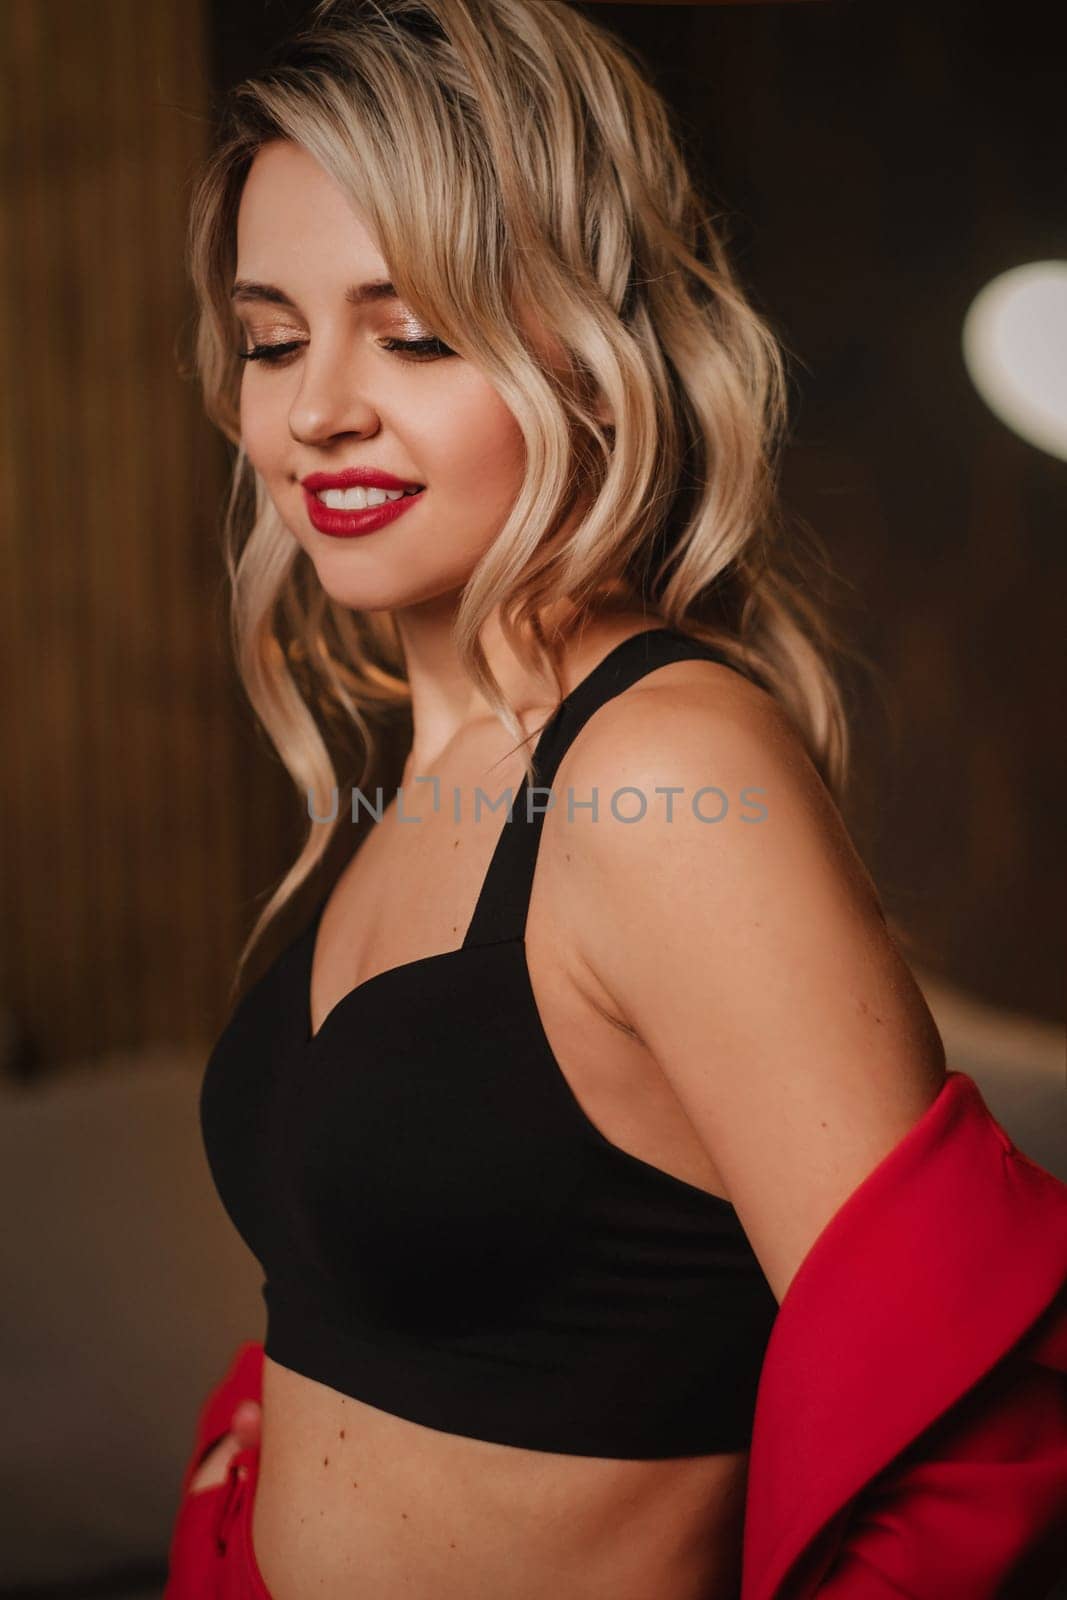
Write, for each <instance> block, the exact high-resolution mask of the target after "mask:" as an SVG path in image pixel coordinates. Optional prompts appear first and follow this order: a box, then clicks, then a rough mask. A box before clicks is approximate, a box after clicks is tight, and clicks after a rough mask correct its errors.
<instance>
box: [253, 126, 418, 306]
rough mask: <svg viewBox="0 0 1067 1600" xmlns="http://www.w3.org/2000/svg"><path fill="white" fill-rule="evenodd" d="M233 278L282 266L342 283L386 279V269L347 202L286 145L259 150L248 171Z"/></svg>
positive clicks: (310, 161) (313, 164)
mask: <svg viewBox="0 0 1067 1600" xmlns="http://www.w3.org/2000/svg"><path fill="white" fill-rule="evenodd" d="M237 261H238V276H239V277H264V276H266V275H267V272H268V268H269V269H270V271H271V272H272V273H273V274H275V275H277V274H278V273H280V272H281V270H282V265H283V264H286V263H288V264H289V265H290V266H291V267H292V268H294V269H299V270H307V269H309V268H312V267H314V266H315V265H316V264H317V265H318V266H319V268H320V269H321V268H323V267H325V266H328V265H331V264H332V265H333V266H334V267H335V268H336V269H337V271H338V272H340V273H344V274H345V277H346V281H347V278H348V276H350V275H351V273H352V272H353V271H354V270H356V269H366V271H365V273H364V274H363V275H365V276H368V277H369V276H379V277H383V278H387V277H388V271H387V270H386V264H385V261H384V259H383V257H382V255H381V252H380V251H379V249H378V245H377V241H376V240H375V238H374V236H373V234H372V233H371V232H370V229H369V228H368V227H367V224H366V222H365V221H364V219H363V218H362V217H361V216H360V214H359V211H358V209H357V208H356V207H355V206H354V205H353V203H352V201H351V200H350V199H349V198H348V196H347V195H346V194H345V193H344V191H343V190H342V189H341V188H340V187H339V185H338V184H337V183H335V182H334V180H333V178H332V177H331V176H330V174H329V173H328V172H327V171H326V170H325V169H324V168H323V167H321V166H320V165H319V163H318V162H317V161H316V160H315V158H314V156H312V155H311V154H310V153H309V152H308V151H307V150H304V149H303V148H302V147H301V146H300V145H296V144H292V143H290V142H289V141H288V140H282V139H276V140H273V141H272V142H271V143H269V144H266V145H264V146H263V147H262V148H261V149H260V150H258V151H257V152H256V155H255V157H254V159H253V161H252V163H251V165H250V167H249V169H248V173H247V175H246V177H245V181H244V185H243V187H242V189H241V198H240V204H239V206H238V211H237Z"/></svg>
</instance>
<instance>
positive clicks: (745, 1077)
mask: <svg viewBox="0 0 1067 1600" xmlns="http://www.w3.org/2000/svg"><path fill="white" fill-rule="evenodd" d="M566 781H567V784H568V786H572V787H573V789H574V795H575V799H576V800H581V799H584V798H586V797H587V796H588V795H589V792H590V790H591V789H592V788H594V787H595V788H596V790H597V792H598V795H599V797H600V805H599V813H598V815H597V818H596V820H595V821H594V820H593V818H592V815H591V813H589V812H587V811H580V810H579V811H576V813H575V819H574V822H573V824H572V825H571V826H569V827H568V835H569V838H570V841H571V847H570V849H569V852H568V853H569V857H570V866H569V872H570V873H571V874H572V877H571V883H572V887H573V900H572V904H578V905H580V906H581V907H582V908H583V909H582V911H581V913H580V917H581V921H580V937H581V939H582V943H583V950H582V954H583V957H584V959H585V960H586V961H587V962H588V964H589V966H590V968H591V969H592V971H593V972H594V973H595V975H596V977H597V979H598V980H599V982H600V983H601V985H602V986H603V988H604V989H605V991H606V992H607V993H608V994H609V995H610V996H611V997H612V1000H613V1001H614V1004H615V1005H616V1006H617V1007H618V1008H619V1012H620V1015H621V1016H623V1017H624V1018H625V1019H626V1021H627V1022H628V1023H629V1024H630V1026H632V1027H633V1028H634V1029H635V1031H636V1032H637V1034H638V1035H639V1037H640V1038H641V1039H642V1040H643V1042H644V1043H645V1045H646V1046H647V1048H648V1050H649V1051H650V1052H651V1054H652V1056H653V1057H654V1059H655V1060H656V1062H657V1063H658V1065H659V1067H660V1069H661V1070H662V1072H663V1073H664V1075H665V1076H666V1078H667V1079H668V1081H669V1083H670V1084H671V1086H672V1088H673V1090H674V1092H675V1094H676V1095H677V1097H678V1099H679V1101H680V1102H681V1104H682V1105H683V1107H684V1108H685V1110H686V1112H687V1114H688V1116H689V1118H690V1120H691V1122H692V1124H693V1126H694V1128H695V1130H696V1132H697V1135H698V1137H699V1138H700V1139H701V1141H702V1143H703V1144H704V1145H705V1148H706V1149H707V1151H708V1153H709V1155H710V1156H711V1158H712V1160H713V1161H714V1163H715V1166H716V1168H717V1170H718V1171H719V1173H720V1174H721V1177H722V1182H723V1184H724V1185H725V1187H726V1191H727V1194H728V1196H729V1198H730V1200H731V1203H732V1204H733V1206H734V1208H735V1209H736V1211H737V1213H738V1216H739V1219H740V1221H741V1223H742V1226H743V1227H744V1229H745V1232H746V1234H747V1236H748V1238H749V1240H750V1242H751V1244H752V1247H753V1249H754V1251H755V1253H756V1255H757V1257H758V1259H759V1261H760V1264H761V1266H762V1267H763V1270H764V1272H765V1274H766V1276H767V1279H768V1282H769V1283H770V1285H771V1288H772V1290H773V1292H774V1294H775V1296H776V1298H777V1299H778V1301H779V1302H781V1300H782V1299H783V1297H784V1295H785V1292H786V1289H787V1288H788V1286H789V1284H790V1282H791V1281H792V1278H793V1275H794V1274H795V1272H796V1269H797V1267H798V1266H799V1265H800V1263H801V1261H802V1260H803V1258H804V1256H805V1255H806V1254H807V1252H808V1250H809V1249H810V1247H811V1245H812V1244H813V1243H814V1241H815V1239H816V1237H817V1236H818V1234H819V1233H820V1232H821V1231H822V1229H823V1228H824V1227H825V1225H826V1223H827V1222H828V1221H829V1220H830V1218H831V1216H832V1215H833V1214H834V1212H835V1211H837V1210H838V1208H839V1207H840V1206H841V1204H842V1203H843V1202H844V1200H845V1199H846V1198H847V1197H848V1196H849V1194H851V1192H852V1191H853V1190H854V1189H855V1188H856V1187H857V1186H858V1185H859V1184H860V1183H861V1182H862V1180H863V1179H864V1178H865V1177H866V1176H867V1175H868V1174H869V1173H870V1172H871V1171H872V1170H873V1168H874V1167H875V1166H876V1165H877V1163H878V1162H879V1161H881V1160H882V1158H883V1157H884V1156H886V1155H887V1154H888V1153H889V1151H890V1150H891V1149H892V1148H893V1147H894V1146H895V1145H896V1144H897V1143H898V1141H899V1140H900V1139H901V1138H902V1137H903V1136H904V1134H905V1133H907V1131H908V1130H909V1129H910V1128H911V1127H912V1126H913V1124H914V1123H915V1122H916V1121H918V1119H919V1118H920V1117H921V1116H922V1114H923V1113H924V1111H925V1110H926V1109H927V1108H928V1106H929V1105H930V1104H931V1103H932V1101H933V1099H934V1098H935V1096H936V1095H937V1093H938V1091H939V1090H940V1088H941V1086H942V1083H943V1081H944V1076H945V1056H944V1048H943V1045H942V1042H941V1038H940V1036H939V1034H938V1032H937V1028H936V1026H935V1024H934V1022H933V1018H932V1017H931V1015H930V1012H929V1010H928V1008H927V1006H926V1003H925V1001H924V999H923V997H922V993H921V991H920V989H919V987H918V985H917V983H916V982H915V979H914V978H913V976H912V974H911V972H910V970H909V969H908V967H907V965H906V963H905V961H904V959H903V957H902V956H901V954H900V952H899V950H898V949H897V947H896V945H895V944H894V942H893V939H892V936H891V934H890V932H889V930H888V928H887V926H886V923H885V920H884V916H883V914H882V911H881V907H880V905H879V903H878V899H877V895H876V894H875V892H874V889H873V885H872V883H871V880H870V877H869V875H868V874H867V872H866V869H865V868H864V867H863V864H862V862H861V861H860V860H859V857H858V855H857V854H856V851H855V849H854V847H853V845H852V843H851V841H850V839H849V838H848V834H847V831H846V829H845V827H844V824H843V822H842V820H841V818H840V816H839V814H838V812H837V809H836V807H835V806H834V804H833V802H832V800H831V799H830V797H829V795H828V793H827V791H826V789H825V787H824V786H823V784H822V782H821V780H820V778H819V776H818V774H817V772H816V771H815V769H814V767H813V766H812V764H811V761H810V759H809V758H808V755H807V753H806V751H805V750H804V748H803V745H802V744H801V742H800V740H799V738H798V736H797V735H796V733H795V732H794V731H793V730H792V728H791V726H790V724H789V722H788V719H787V718H786V717H785V715H784V713H783V712H782V711H781V710H780V708H779V707H777V706H776V705H775V703H774V702H773V701H772V700H771V699H770V698H769V697H768V696H766V695H764V694H763V693H762V692H761V691H753V692H751V693H749V692H748V690H747V686H745V687H744V689H743V690H742V691H741V692H736V691H732V690H731V691H726V692H725V693H724V692H723V686H722V684H721V683H719V682H716V684H714V685H712V684H711V683H709V685H708V687H707V689H705V688H704V687H703V686H700V687H698V688H692V687H689V688H686V689H684V690H682V689H679V688H677V687H674V688H667V687H663V688H658V689H657V688H655V687H652V686H650V687H649V688H648V689H646V690H644V691H635V692H634V693H633V694H630V695H627V696H625V697H622V696H620V697H619V698H618V699H617V700H615V701H613V702H609V704H608V705H607V706H606V707H604V708H603V710H602V712H601V713H600V715H599V716H598V717H597V718H596V719H595V721H594V722H592V723H591V724H590V727H589V733H588V737H587V738H586V739H584V740H581V741H578V742H577V743H576V745H575V747H574V760H573V762H572V763H571V764H570V767H569V772H568V776H567V780H566ZM668 785H669V786H673V787H674V788H675V789H679V788H680V789H682V791H683V792H682V794H680V795H678V794H676V795H675V796H674V805H673V818H672V820H670V821H668V820H667V811H666V799H665V797H664V796H663V795H662V794H657V792H656V791H657V788H662V787H664V786H668ZM711 785H713V786H715V788H716V789H718V790H721V791H723V792H724V793H725V795H726V798H727V801H728V807H729V808H728V811H727V813H726V815H725V817H724V818H723V820H722V821H720V822H710V821H701V820H700V819H699V818H698V817H697V816H696V815H695V813H694V806H693V798H694V796H695V795H696V792H697V791H698V790H700V789H706V788H707V787H708V786H711ZM627 786H629V787H632V788H634V789H637V790H639V791H640V792H641V794H642V795H643V796H644V797H645V802H646V810H645V812H644V815H643V817H642V818H641V820H640V821H636V822H630V823H620V822H618V821H616V820H615V817H614V816H613V815H612V813H611V807H610V804H609V803H608V802H609V801H610V796H611V795H612V794H613V793H614V792H615V791H616V790H618V789H621V788H625V787H627ZM744 790H750V791H752V790H759V791H760V793H759V794H758V795H754V796H752V798H750V799H749V800H748V801H747V803H746V801H745V798H744V797H743V794H742V791H744ZM721 804H722V802H721V800H720V799H719V797H718V796H717V794H716V793H714V792H708V793H705V794H704V795H703V797H701V798H700V799H699V800H698V801H697V807H698V809H699V810H701V811H702V813H703V815H704V817H715V816H716V815H717V814H718V812H719V810H720V808H721ZM760 806H762V808H763V811H764V812H765V815H764V816H763V819H762V820H759V821H750V820H749V821H746V820H743V818H745V817H746V816H747V817H751V816H753V815H754V814H755V813H756V808H757V807H760ZM639 810H640V807H639V804H638V802H637V800H636V799H635V798H634V797H633V796H623V797H621V798H620V800H619V804H618V811H619V813H620V814H621V815H631V816H633V815H635V814H637V813H638V812H639Z"/></svg>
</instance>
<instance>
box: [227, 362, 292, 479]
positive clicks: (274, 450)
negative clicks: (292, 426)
mask: <svg viewBox="0 0 1067 1600" xmlns="http://www.w3.org/2000/svg"><path fill="white" fill-rule="evenodd" d="M238 416H239V419H240V425H241V443H242V444H243V446H244V450H245V454H246V455H247V457H248V459H249V461H250V462H251V463H252V465H253V466H254V467H255V469H256V471H257V472H258V473H259V474H260V476H261V477H262V478H264V479H267V480H269V479H270V478H272V477H274V476H276V475H277V474H278V472H279V471H281V469H282V464H283V459H284V450H285V444H284V440H281V439H280V437H279V420H278V419H276V418H275V417H274V416H273V414H272V409H271V407H270V405H269V404H267V403H266V402H265V401H264V399H263V398H262V397H261V396H259V395H255V394H253V393H251V392H250V388H249V385H248V384H247V383H243V384H242V385H241V396H240V405H239V408H238ZM280 420H281V422H282V423H284V418H282V419H280Z"/></svg>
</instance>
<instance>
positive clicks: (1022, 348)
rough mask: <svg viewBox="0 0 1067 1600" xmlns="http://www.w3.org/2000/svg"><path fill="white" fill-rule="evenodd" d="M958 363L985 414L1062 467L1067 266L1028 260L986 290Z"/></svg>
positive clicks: (1066, 449) (1066, 453)
mask: <svg viewBox="0 0 1067 1600" xmlns="http://www.w3.org/2000/svg"><path fill="white" fill-rule="evenodd" d="M963 359H964V361H965V362H966V365H967V371H968V372H969V373H970V375H971V381H972V382H973V384H974V386H975V388H976V389H977V390H978V393H979V394H980V395H981V396H982V399H983V400H984V401H985V403H986V405H987V406H988V407H989V409H990V410H991V411H992V412H994V413H995V414H996V415H997V416H998V417H999V418H1000V420H1001V422H1003V423H1006V424H1007V426H1008V427H1009V428H1011V429H1012V430H1013V432H1015V433H1017V434H1019V435H1020V436H1021V437H1022V438H1023V439H1025V440H1026V441H1027V443H1029V444H1033V445H1036V446H1037V447H1038V449H1039V450H1047V451H1048V453H1049V454H1050V455H1054V456H1059V457H1060V459H1061V460H1064V461H1067V261H1031V262H1029V263H1028V264H1027V265H1026V266H1024V267H1014V268H1012V270H1011V271H1010V272H1003V273H1001V275H1000V277H999V278H994V279H993V281H992V282H991V283H987V284H986V286H985V288H984V289H982V290H981V292H980V293H979V294H978V295H977V296H976V298H975V299H974V301H973V302H972V304H971V308H970V310H969V311H968V313H967V316H966V318H965V319H964V323H963Z"/></svg>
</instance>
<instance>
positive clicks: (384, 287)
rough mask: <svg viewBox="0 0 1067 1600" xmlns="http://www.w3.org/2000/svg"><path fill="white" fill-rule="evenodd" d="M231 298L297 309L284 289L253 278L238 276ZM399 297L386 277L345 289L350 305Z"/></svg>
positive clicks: (367, 303)
mask: <svg viewBox="0 0 1067 1600" xmlns="http://www.w3.org/2000/svg"><path fill="white" fill-rule="evenodd" d="M230 298H231V299H232V300H234V301H235V302H244V301H251V300H266V301H268V302H269V303H270V304H271V305H275V306H287V307H288V308H289V309H290V310H291V311H295V310H296V306H295V305H294V303H293V301H292V300H290V298H289V296H288V295H287V294H286V292H285V290H284V289H278V288H276V287H275V285H274V284H273V283H256V282H255V280H254V279H252V278H238V279H237V282H236V283H235V284H234V286H233V289H232V291H231V296H230ZM397 298H398V296H397V292H396V290H395V288H394V287H393V285H392V284H391V283H389V282H388V281H387V280H386V279H385V278H373V279H371V281H370V282H369V283H358V284H357V283H352V284H349V286H348V288H347V289H346V290H345V301H346V302H347V304H348V305H350V306H366V305H371V304H374V303H376V302H377V301H379V300H396V299H397Z"/></svg>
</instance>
